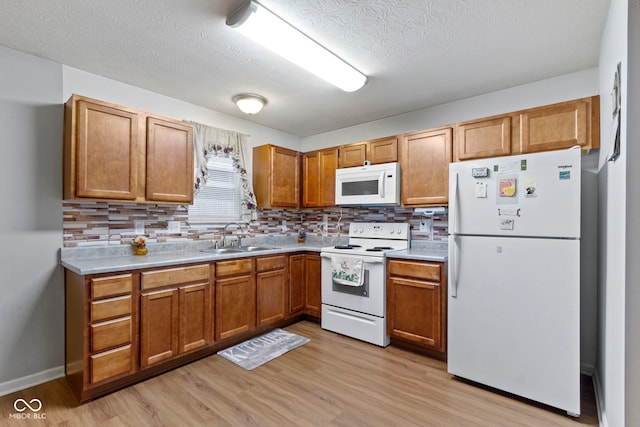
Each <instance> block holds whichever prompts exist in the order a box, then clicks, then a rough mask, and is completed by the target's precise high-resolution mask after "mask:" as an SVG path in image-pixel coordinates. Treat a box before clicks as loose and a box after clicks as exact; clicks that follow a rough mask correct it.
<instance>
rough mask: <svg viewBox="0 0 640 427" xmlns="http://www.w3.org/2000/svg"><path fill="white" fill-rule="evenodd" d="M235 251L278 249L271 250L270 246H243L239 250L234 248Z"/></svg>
mask: <svg viewBox="0 0 640 427" xmlns="http://www.w3.org/2000/svg"><path fill="white" fill-rule="evenodd" d="M234 249H235V250H237V251H242V252H255V251H269V250H271V249H276V248H271V247H268V246H241V247H239V248H234Z"/></svg>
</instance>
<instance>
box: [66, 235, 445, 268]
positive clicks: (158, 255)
mask: <svg viewBox="0 0 640 427" xmlns="http://www.w3.org/2000/svg"><path fill="white" fill-rule="evenodd" d="M334 243H335V242H332V243H331V244H334ZM261 246H262V245H261ZM264 246H272V247H273V248H272V249H268V250H261V251H252V252H233V253H225V254H213V253H208V252H203V251H202V250H199V249H194V248H191V247H189V248H185V249H184V250H170V251H167V250H155V248H154V247H153V246H152V245H151V246H150V248H149V253H148V254H147V255H142V256H137V255H133V253H132V252H131V249H130V248H128V247H126V246H124V245H123V247H122V248H119V250H117V251H113V250H111V251H104V250H101V248H95V249H89V250H87V249H84V250H80V251H69V250H63V251H62V254H61V259H60V264H61V265H62V266H63V267H64V268H66V269H68V270H71V271H73V272H74V273H76V274H79V275H88V274H100V273H114V272H118V271H126V270H138V269H147V268H155V267H166V266H172V265H180V264H193V263H198V262H215V261H224V260H228V259H237V258H245V257H259V256H268V255H279V254H289V253H294V252H316V253H320V251H321V249H322V248H323V247H326V246H330V245H328V244H327V243H323V242H307V243H294V244H278V245H264ZM386 256H387V257H388V258H396V259H397V258H404V259H413V260H419V261H437V262H446V261H447V250H446V246H444V247H443V246H441V245H436V246H433V245H432V246H426V247H425V246H415V247H412V248H410V249H403V250H397V251H389V252H387V253H386Z"/></svg>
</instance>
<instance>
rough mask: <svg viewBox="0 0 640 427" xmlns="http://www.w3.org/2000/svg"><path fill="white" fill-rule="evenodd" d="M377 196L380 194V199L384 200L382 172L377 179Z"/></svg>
mask: <svg viewBox="0 0 640 427" xmlns="http://www.w3.org/2000/svg"><path fill="white" fill-rule="evenodd" d="M378 194H380V198H384V172H380V177H379V178H378Z"/></svg>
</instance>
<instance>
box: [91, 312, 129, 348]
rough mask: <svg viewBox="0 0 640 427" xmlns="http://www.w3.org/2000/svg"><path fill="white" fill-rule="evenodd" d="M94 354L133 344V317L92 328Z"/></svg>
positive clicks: (92, 326) (98, 324)
mask: <svg viewBox="0 0 640 427" xmlns="http://www.w3.org/2000/svg"><path fill="white" fill-rule="evenodd" d="M90 330H91V349H90V351H91V352H92V353H96V352H98V351H102V350H106V349H108V348H111V347H117V346H119V345H125V344H129V343H131V317H130V316H129V317H125V318H122V319H116V320H110V321H108V322H102V323H97V324H95V325H91V326H90Z"/></svg>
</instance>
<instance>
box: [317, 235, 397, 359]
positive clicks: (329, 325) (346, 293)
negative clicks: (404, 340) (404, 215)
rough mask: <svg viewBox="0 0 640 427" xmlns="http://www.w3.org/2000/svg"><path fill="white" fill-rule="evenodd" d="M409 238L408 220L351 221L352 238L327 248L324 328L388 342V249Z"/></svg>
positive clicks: (374, 340)
mask: <svg viewBox="0 0 640 427" xmlns="http://www.w3.org/2000/svg"><path fill="white" fill-rule="evenodd" d="M409 244H410V231H409V224H408V223H387V222H384V223H382V222H352V223H351V224H350V225H349V241H348V244H346V245H337V246H332V247H326V248H323V249H322V252H321V254H320V255H321V256H322V319H321V326H322V328H323V329H327V330H330V331H333V332H337V333H340V334H343V335H347V336H350V337H352V338H357V339H360V340H363V341H366V342H370V343H372V344H376V345H379V346H382V347H386V346H387V345H389V337H388V336H387V333H386V327H387V325H386V318H385V316H386V295H387V292H386V262H385V253H386V252H388V251H391V250H399V249H407V248H408V247H409Z"/></svg>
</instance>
